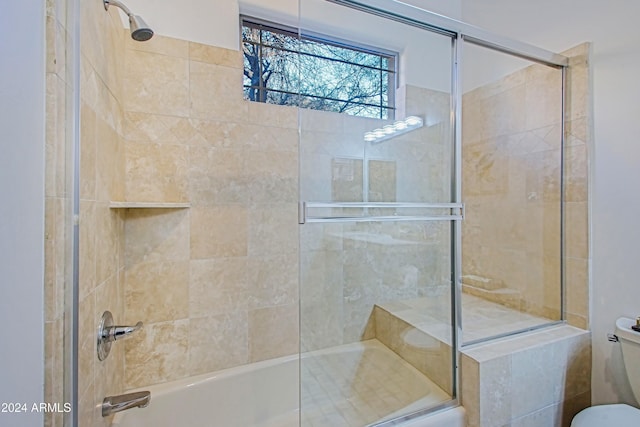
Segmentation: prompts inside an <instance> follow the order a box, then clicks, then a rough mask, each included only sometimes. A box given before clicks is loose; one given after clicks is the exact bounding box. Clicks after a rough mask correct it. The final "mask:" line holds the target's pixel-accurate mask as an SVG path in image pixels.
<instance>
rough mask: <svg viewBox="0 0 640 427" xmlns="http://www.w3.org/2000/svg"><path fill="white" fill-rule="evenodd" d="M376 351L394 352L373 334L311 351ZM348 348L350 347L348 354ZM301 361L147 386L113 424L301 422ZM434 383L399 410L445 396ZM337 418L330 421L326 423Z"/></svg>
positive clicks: (257, 425)
mask: <svg viewBox="0 0 640 427" xmlns="http://www.w3.org/2000/svg"><path fill="white" fill-rule="evenodd" d="M374 351H375V352H383V353H384V352H387V351H388V352H391V351H390V350H388V349H387V348H386V347H384V346H383V345H382V344H380V343H379V342H378V341H377V340H371V342H364V343H356V344H349V345H346V346H340V347H336V348H335V349H331V350H323V351H322V352H313V353H312V355H313V356H314V357H316V356H317V355H318V354H319V353H321V354H324V355H327V354H328V355H329V357H330V358H335V356H338V355H339V354H340V355H341V356H339V357H344V356H346V357H350V358H351V359H353V356H354V354H355V355H356V357H358V356H357V354H358V353H353V352H361V353H362V354H364V352H368V353H367V354H368V355H370V352H374ZM345 352H352V353H350V354H349V355H345V354H344V353H345ZM379 354H382V353H379ZM304 357H308V356H306V355H305V356H303V358H304ZM393 357H397V356H395V355H394V356H393ZM299 363H300V362H299V359H298V356H297V355H294V356H287V357H282V358H278V359H272V360H267V361H264V362H258V363H253V364H250V365H244V366H240V367H236V368H231V369H226V370H223V371H218V372H214V373H211V374H205V375H199V376H196V377H190V378H187V379H184V380H179V381H174V382H171V383H166V384H160V385H155V386H150V387H145V388H144V390H149V391H151V403H150V404H149V406H148V407H147V408H142V409H137V408H136V409H131V410H128V411H124V412H121V413H118V414H116V416H115V417H114V419H113V424H112V426H113V427H149V426H153V427H176V426H180V427H297V426H298V425H299V424H300V410H299V387H298V384H299ZM421 386H422V387H424V385H421ZM433 387H434V390H433V391H432V392H429V391H427V394H426V395H425V396H424V397H422V398H421V399H420V401H419V402H415V403H413V404H412V405H410V406H408V407H406V408H403V409H404V410H399V411H397V412H398V415H400V414H402V413H406V412H407V410H409V411H410V410H411V409H414V408H415V409H418V408H421V407H425V405H427V406H429V405H430V406H434V405H436V404H438V403H439V402H441V401H442V398H443V397H442V392H441V391H436V390H435V389H437V386H435V385H434V386H433ZM141 390H142V389H141ZM438 390H439V389H438ZM416 405H418V406H417V407H416ZM303 412H304V411H303ZM384 418H388V417H384ZM304 424H307V423H304ZM309 424H310V423H309ZM337 424H339V423H331V425H327V427H334V425H337ZM313 425H314V426H315V425H317V423H314V424H313ZM403 425H405V426H407V427H408V426H411V427H463V426H464V410H463V409H462V408H461V407H458V408H451V409H447V410H444V411H440V412H438V413H436V414H431V415H427V416H424V417H421V418H418V419H413V420H411V421H407V422H405V423H404V424H403Z"/></svg>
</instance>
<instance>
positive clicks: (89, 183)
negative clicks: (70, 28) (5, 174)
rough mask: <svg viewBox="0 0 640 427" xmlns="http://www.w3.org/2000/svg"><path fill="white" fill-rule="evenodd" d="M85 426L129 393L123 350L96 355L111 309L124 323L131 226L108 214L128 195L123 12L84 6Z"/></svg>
mask: <svg viewBox="0 0 640 427" xmlns="http://www.w3.org/2000/svg"><path fill="white" fill-rule="evenodd" d="M80 18H81V22H80V25H81V31H82V43H81V57H80V165H81V166H80V183H81V187H80V247H79V251H80V260H79V286H80V289H79V292H80V295H79V316H80V319H79V352H78V353H79V372H78V393H79V396H80V397H79V399H80V402H79V425H80V426H83V427H84V426H93V427H97V426H103V425H104V426H107V425H110V421H111V420H110V418H103V417H102V415H101V413H100V409H99V408H100V404H101V403H102V400H103V399H104V397H106V396H109V395H114V394H121V393H122V392H124V347H123V346H122V345H121V344H114V345H113V346H112V349H111V354H110V355H109V357H108V358H107V359H106V360H105V361H99V360H98V358H97V353H96V329H97V326H98V324H99V322H100V317H101V316H102V313H103V312H104V311H105V310H109V311H111V312H112V313H113V316H114V320H115V322H116V324H122V322H123V321H124V298H123V296H124V257H123V255H124V239H123V230H124V221H123V216H122V213H121V212H119V211H118V210H113V209H110V208H109V202H110V201H111V200H122V199H123V197H124V172H125V169H124V154H125V151H124V140H123V138H122V135H123V110H122V84H121V80H122V76H123V74H122V73H123V68H122V63H123V61H122V54H123V49H122V46H123V43H124V36H125V34H124V33H123V31H122V23H121V20H120V17H119V15H118V10H117V9H115V8H112V9H111V10H110V11H109V12H105V10H104V7H103V5H102V3H101V2H92V1H91V2H81V6H80Z"/></svg>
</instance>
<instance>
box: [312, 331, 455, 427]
mask: <svg viewBox="0 0 640 427" xmlns="http://www.w3.org/2000/svg"><path fill="white" fill-rule="evenodd" d="M301 380H302V382H301V421H302V426H304V427H327V426H332V427H334V426H335V427H339V426H366V425H369V424H371V423H375V422H378V421H381V420H383V419H388V418H395V417H396V416H400V415H402V414H405V413H408V412H412V411H415V410H418V409H423V408H427V407H433V406H436V405H438V404H439V403H442V402H445V401H447V400H449V399H450V398H451V397H450V396H449V395H448V394H447V393H445V392H444V391H443V390H442V389H440V388H439V387H438V386H437V385H435V384H434V383H433V382H432V381H431V380H429V378H427V377H426V376H425V375H423V374H422V373H421V372H420V371H418V370H417V369H415V368H414V367H413V366H411V365H409V364H408V363H407V362H406V361H404V360H403V359H402V358H400V357H399V356H398V355H397V354H396V353H394V352H393V351H391V350H390V349H389V348H387V347H386V346H384V345H383V344H382V343H380V342H379V341H378V340H375V339H373V340H368V341H364V342H361V343H355V344H348V345H346V346H340V348H339V349H331V350H329V351H320V352H313V353H310V354H308V355H307V356H305V357H303V358H302V365H301Z"/></svg>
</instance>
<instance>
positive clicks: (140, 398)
mask: <svg viewBox="0 0 640 427" xmlns="http://www.w3.org/2000/svg"><path fill="white" fill-rule="evenodd" d="M150 401H151V393H150V392H148V391H139V392H136V393H129V394H121V395H119V396H107V397H105V398H104V400H103V401H102V416H103V417H108V416H109V415H111V414H115V413H116V412H120V411H125V410H127V409H131V408H145V407H146V406H147V405H148V404H149V402H150Z"/></svg>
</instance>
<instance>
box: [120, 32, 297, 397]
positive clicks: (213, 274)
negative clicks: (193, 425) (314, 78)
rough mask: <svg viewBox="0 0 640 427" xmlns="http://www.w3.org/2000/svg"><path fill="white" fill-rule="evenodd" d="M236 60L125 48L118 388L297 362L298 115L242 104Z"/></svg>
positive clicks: (182, 48) (179, 49)
mask: <svg viewBox="0 0 640 427" xmlns="http://www.w3.org/2000/svg"><path fill="white" fill-rule="evenodd" d="M240 55H241V54H240V53H239V52H237V51H229V50H226V49H220V48H214V47H210V46H205V45H200V44H197V43H191V42H187V41H182V40H176V39H171V38H166V37H160V36H156V37H154V38H153V39H152V40H150V41H149V42H146V43H135V42H132V41H127V42H126V50H125V53H124V56H125V70H126V72H125V75H126V78H125V79H124V90H125V93H126V97H125V98H124V110H125V112H124V128H125V136H126V144H125V149H124V150H125V158H126V160H125V164H126V166H125V170H126V180H125V181H126V188H125V194H124V197H125V199H126V200H128V201H147V202H153V201H156V202H157V201H163V202H189V203H190V204H191V207H190V208H189V209H129V210H128V212H127V213H126V220H125V230H124V236H125V256H124V258H125V271H124V276H125V282H126V285H125V290H124V300H125V305H126V308H125V316H124V318H125V321H126V322H129V323H135V322H137V321H138V320H142V321H143V322H145V328H144V330H143V332H142V333H141V334H140V336H139V337H135V338H133V339H131V340H129V341H126V342H125V348H126V353H125V366H126V368H125V369H126V381H125V384H126V387H127V388H133V387H140V386H145V385H149V384H155V383H161V382H166V381H170V380H174V379H178V378H183V377H186V376H189V375H195V374H200V373H204V372H210V371H216V370H220V369H224V368H228V367H232V366H237V365H242V364H246V363H250V362H255V361H259V360H263V359H268V358H273V357H278V356H282V355H288V354H292V353H296V352H297V351H298V320H297V319H298V305H297V300H298V267H297V265H298V262H297V259H298V255H297V254H298V225H297V198H298V151H297V150H298V145H297V141H298V132H297V126H298V121H297V111H296V109H294V108H289V107H279V106H273V105H264V104H261V105H251V104H250V103H249V102H247V101H244V100H243V99H242V90H241V85H242V68H241V67H242V62H241V56H240Z"/></svg>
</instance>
